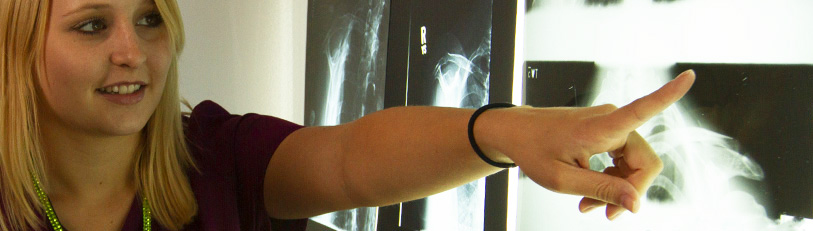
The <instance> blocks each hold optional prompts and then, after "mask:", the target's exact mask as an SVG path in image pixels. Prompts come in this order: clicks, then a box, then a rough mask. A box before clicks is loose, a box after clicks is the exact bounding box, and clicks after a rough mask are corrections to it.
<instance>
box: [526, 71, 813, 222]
mask: <svg viewBox="0 0 813 231" xmlns="http://www.w3.org/2000/svg"><path fill="white" fill-rule="evenodd" d="M686 69H693V70H695V71H696V73H697V75H698V78H697V80H696V82H695V85H694V86H693V88H692V90H691V91H690V92H689V93H688V94H687V96H686V97H685V98H684V99H683V100H681V101H680V102H679V103H678V104H677V105H675V106H673V107H670V108H668V109H666V111H664V112H663V113H662V114H660V115H658V116H656V117H655V118H653V119H652V120H651V121H649V122H647V123H646V124H644V125H643V126H642V127H640V128H639V129H638V130H637V131H638V133H640V134H641V136H643V137H644V138H645V139H646V140H647V141H648V142H649V143H650V145H651V146H652V148H653V149H654V150H655V151H656V153H657V154H658V155H659V156H660V158H661V160H662V161H663V163H664V171H663V172H662V173H661V174H660V175H659V176H658V177H657V178H656V179H655V182H654V183H653V185H652V186H651V187H650V188H649V190H648V191H647V192H646V196H645V198H643V199H642V208H643V209H642V212H641V213H639V214H636V215H627V216H626V217H625V219H619V220H617V221H614V222H612V223H607V224H605V223H604V220H603V219H602V218H601V215H603V214H602V213H600V212H593V214H580V213H578V211H575V209H573V211H567V212H565V213H562V212H561V211H560V212H546V211H544V210H551V209H545V208H544V207H540V208H537V207H535V206H543V205H544V206H552V207H560V206H561V207H565V208H566V207H568V206H569V207H574V208H575V205H576V204H577V203H578V198H575V197H573V196H567V195H560V194H554V193H549V192H547V191H546V190H544V189H543V190H539V189H538V188H536V187H533V186H532V184H533V182H531V181H530V179H527V178H522V179H521V182H522V184H523V185H525V186H528V187H525V188H524V189H521V190H520V191H521V196H520V201H521V202H520V203H521V204H520V214H521V216H522V217H521V219H520V223H521V224H523V223H525V224H526V225H525V227H535V228H539V227H547V228H549V229H554V230H557V228H564V227H571V225H572V224H573V222H575V223H580V224H581V225H580V226H579V227H577V228H575V229H572V227H571V228H568V229H570V230H595V229H598V228H600V227H605V226H612V227H619V228H618V230H630V229H631V230H687V229H697V228H699V229H701V230H804V229H801V228H802V223H803V222H802V220H803V219H805V218H808V219H809V218H811V217H813V184H811V183H810V177H809V176H811V175H813V154H811V153H813V143H811V142H810V137H811V134H813V120H811V119H810V118H811V117H813V107H811V106H810V105H813V65H775V64H697V63H677V64H674V65H668V66H658V67H655V66H650V67H635V68H629V67H617V66H602V65H598V64H595V63H593V62H567V61H559V62H556V61H548V62H545V61H542V62H528V64H527V72H526V74H527V75H528V79H527V80H526V99H527V103H528V104H530V105H534V106H544V107H555V106H595V105H602V104H608V103H610V104H615V105H624V104H627V103H629V102H631V101H632V100H634V99H636V98H638V97H640V96H642V95H645V94H646V93H648V92H651V91H652V90H654V89H656V88H657V87H659V86H661V85H663V84H665V83H666V82H668V81H669V80H671V78H672V77H674V76H676V75H677V74H679V73H680V71H682V70H686ZM543 95H544V97H543ZM611 165H612V160H611V159H610V158H609V156H608V155H606V154H602V155H597V156H594V157H593V158H591V160H590V167H591V169H593V170H596V171H601V170H603V169H604V168H605V167H608V166H611ZM523 202H524V203H523ZM644 211H645V212H644ZM523 213H524V216H533V217H537V216H538V217H537V218H530V219H535V220H534V221H533V222H531V223H528V222H526V221H522V219H525V217H524V216H523ZM541 217H544V218H541ZM676 217H680V218H679V219H678V218H676ZM804 222H806V223H809V221H804ZM521 227H522V226H521ZM605 228H606V227H605ZM528 229H531V228H528ZM523 230H525V229H523ZM611 230H612V229H611Z"/></svg>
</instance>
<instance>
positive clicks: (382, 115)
mask: <svg viewBox="0 0 813 231" xmlns="http://www.w3.org/2000/svg"><path fill="white" fill-rule="evenodd" d="M496 111H498V110H495V112H496ZM472 113H473V110H471V109H455V108H436V107H401V108H392V109H387V110H383V111H379V112H376V113H373V114H371V115H368V116H365V117H364V118H362V119H359V120H357V121H354V122H352V123H348V124H344V125H340V126H332V127H308V128H303V129H300V130H298V131H297V132H294V133H293V134H291V135H290V136H289V137H288V138H286V139H285V141H284V142H283V143H282V144H281V145H280V147H279V149H277V151H276V153H275V154H274V157H273V158H272V159H271V162H270V163H269V166H268V169H267V172H266V180H265V190H266V206H267V209H268V212H269V214H270V215H272V216H274V217H277V218H301V217H308V216H313V215H317V214H321V213H325V212H330V211H336V210H342V209H348V208H354V207H361V206H380V205H387V204H392V203H396V202H401V201H407V200H412V199H417V198H422V197H425V196H428V195H431V194H434V193H438V192H442V191H444V190H446V189H450V188H453V187H455V186H458V185H462V184H464V183H467V182H470V181H472V180H475V179H479V178H481V177H484V176H487V175H489V174H492V173H494V172H496V171H498V170H499V169H498V168H495V167H492V166H490V165H488V164H486V163H485V162H483V161H482V160H480V159H479V158H478V157H477V155H476V154H475V153H474V152H473V151H472V148H471V145H470V144H469V142H468V136H467V130H466V129H467V123H468V120H469V117H470V116H471V114H472ZM492 113H493V112H491V111H489V112H487V113H484V114H483V115H481V116H480V119H478V120H477V121H478V122H477V124H476V125H475V135H476V136H478V138H477V140H478V143H481V147H482V148H483V149H485V150H491V148H490V146H489V145H487V144H488V143H489V142H488V141H489V139H487V138H488V137H490V136H488V135H485V134H483V135H477V134H479V133H488V132H478V131H479V130H485V129H489V128H488V126H487V123H481V121H483V122H487V120H489V119H490V118H493V116H492ZM484 124H485V125H484ZM479 136H483V137H479ZM487 153H488V155H491V156H490V157H491V158H493V159H495V160H497V161H502V162H509V161H510V160H507V158H505V157H504V156H502V155H500V154H498V153H496V152H493V151H487Z"/></svg>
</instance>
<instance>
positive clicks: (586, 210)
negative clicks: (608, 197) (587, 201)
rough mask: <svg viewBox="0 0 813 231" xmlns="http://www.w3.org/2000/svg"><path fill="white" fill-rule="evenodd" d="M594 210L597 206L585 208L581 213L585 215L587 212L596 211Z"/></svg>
mask: <svg viewBox="0 0 813 231" xmlns="http://www.w3.org/2000/svg"><path fill="white" fill-rule="evenodd" d="M596 208H598V205H590V206H587V207H585V208H584V209H582V210H581V212H582V213H587V212H590V211H593V209H596Z"/></svg>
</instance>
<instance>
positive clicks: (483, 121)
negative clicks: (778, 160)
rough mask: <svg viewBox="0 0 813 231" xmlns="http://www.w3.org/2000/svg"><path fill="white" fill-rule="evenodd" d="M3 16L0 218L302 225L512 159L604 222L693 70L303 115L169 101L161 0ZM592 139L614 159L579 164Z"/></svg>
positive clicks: (18, 4)
mask: <svg viewBox="0 0 813 231" xmlns="http://www.w3.org/2000/svg"><path fill="white" fill-rule="evenodd" d="M0 28H2V30H0V77H2V81H0V121H1V122H0V130H1V132H2V133H0V134H2V135H1V136H2V137H1V138H0V201H2V203H0V229H2V230H277V231H283V230H304V228H305V227H304V226H305V223H304V219H303V218H307V217H309V216H313V215H318V214H322V213H325V212H330V211H336V210H342V209H348V208H354V207H360V206H380V205H387V204H392V203H396V202H400V201H407V200H412V199H416V198H421V197H425V196H428V195H430V194H433V193H438V192H441V191H443V190H446V189H449V188H452V187H455V186H458V185H461V184H464V183H466V182H469V181H471V180H474V179H478V178H481V177H483V176H487V175H489V174H492V173H495V172H497V171H498V170H500V168H501V167H507V166H511V164H512V163H515V164H516V165H518V166H520V167H521V168H522V170H523V171H524V172H525V173H526V174H527V175H528V176H529V177H530V178H531V179H533V180H534V181H535V182H537V183H539V184H540V185H542V186H544V187H546V188H548V189H551V190H554V191H557V192H561V193H569V194H576V195H583V196H585V198H584V199H583V200H582V202H581V203H580V204H579V205H578V206H579V209H580V210H581V211H588V210H590V209H593V208H597V207H601V206H604V205H607V206H606V214H607V217H608V218H611V219H612V218H615V217H616V216H618V214H620V213H621V212H622V211H623V210H629V211H632V212H636V211H637V210H638V204H639V203H638V202H637V201H638V198H639V197H640V196H641V195H642V194H643V193H644V191H645V190H646V188H647V187H648V186H649V184H651V182H652V180H653V179H654V177H655V176H656V175H657V174H658V173H659V172H660V170H661V168H662V167H661V162H660V160H659V159H658V158H657V156H656V155H655V154H654V153H653V152H652V150H651V148H649V146H648V145H647V144H646V142H645V141H644V140H643V139H642V138H641V137H640V136H639V135H637V134H636V133H635V132H634V129H635V128H636V127H637V126H639V125H640V124H642V123H643V122H644V121H646V120H647V119H648V118H650V117H651V116H653V115H655V114H657V113H659V112H660V111H661V110H663V109H664V108H666V107H667V106H669V105H670V104H672V103H673V102H675V101H676V100H678V99H679V98H680V97H682V96H683V95H684V94H685V93H686V91H688V89H689V87H690V86H691V84H692V82H693V80H694V74H693V72H691V71H688V72H685V73H684V74H681V76H679V77H678V78H677V79H676V80H675V81H673V82H671V83H669V84H667V85H665V86H664V87H663V88H661V89H660V90H658V91H656V92H655V93H653V94H651V95H649V96H646V97H644V98H642V99H640V100H638V101H636V102H633V103H632V104H630V105H627V106H625V107H622V108H620V109H618V108H615V107H613V106H610V105H605V106H599V107H591V108H529V107H515V108H507V107H503V106H505V105H492V106H496V107H488V108H482V109H480V110H478V111H477V112H474V111H473V110H466V109H449V108H431V107H403V108H394V109H387V110H384V111H381V112H377V113H374V114H372V115H369V116H367V117H364V118H362V119H359V120H358V121H355V122H352V123H348V124H345V125H340V126H334V127H306V128H303V127H301V126H299V125H296V124H292V123H290V122H286V121H283V120H280V119H276V118H274V117H269V116H263V115H256V114H247V115H231V114H229V113H228V112H227V111H225V110H224V109H223V108H221V107H220V106H218V105H217V104H215V103H213V102H211V101H205V102H203V103H201V104H199V105H197V106H196V107H195V108H194V109H193V110H192V112H191V115H188V116H184V115H182V114H181V110H180V100H179V95H178V79H177V78H178V75H177V58H178V56H179V55H180V52H181V50H182V48H183V43H184V35H183V25H182V22H181V18H180V13H179V12H178V6H177V5H176V3H175V1H174V0H155V1H153V0H3V1H0ZM489 109H490V110H489ZM475 150H477V151H475ZM607 151H610V152H611V153H612V156H613V158H615V163H616V166H615V167H612V168H608V170H606V171H605V172H604V173H599V172H593V171H590V170H589V169H588V163H587V159H588V158H589V157H590V156H591V155H593V154H595V153H602V152H607ZM272 157H273V158H272ZM552 209H559V208H552Z"/></svg>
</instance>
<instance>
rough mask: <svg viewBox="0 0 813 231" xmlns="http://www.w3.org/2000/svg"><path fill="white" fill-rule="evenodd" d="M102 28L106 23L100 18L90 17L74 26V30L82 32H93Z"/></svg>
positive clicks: (105, 26)
mask: <svg viewBox="0 0 813 231" xmlns="http://www.w3.org/2000/svg"><path fill="white" fill-rule="evenodd" d="M104 29H107V25H105V23H104V21H103V20H101V19H91V20H88V21H85V22H83V23H80V24H79V25H78V26H76V27H75V30H77V31H79V32H82V33H84V34H95V33H98V32H99V31H102V30H104Z"/></svg>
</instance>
